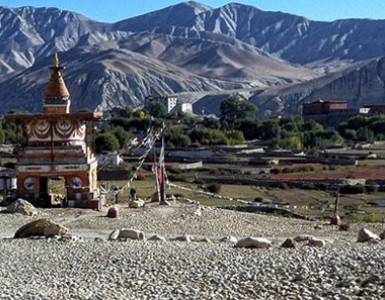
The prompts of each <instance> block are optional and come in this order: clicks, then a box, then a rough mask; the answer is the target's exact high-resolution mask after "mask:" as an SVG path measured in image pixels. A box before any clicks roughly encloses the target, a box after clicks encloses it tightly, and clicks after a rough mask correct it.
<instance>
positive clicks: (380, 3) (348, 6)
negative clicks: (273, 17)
mask: <svg viewBox="0 0 385 300" xmlns="http://www.w3.org/2000/svg"><path fill="white" fill-rule="evenodd" d="M180 2H182V1H173V0H0V6H8V7H18V6H25V5H30V6H37V7H40V6H53V7H59V8H61V9H66V10H71V11H75V12H78V13H81V14H83V15H85V16H87V17H89V18H91V19H94V20H98V21H103V22H115V21H119V20H123V19H126V18H129V17H133V16H137V15H141V14H144V13H147V12H150V11H153V10H157V9H160V8H163V7H166V6H170V5H174V4H177V3H180ZM197 2H201V3H204V4H206V5H209V6H211V7H214V8H216V7H220V6H222V5H224V4H226V3H229V2H238V3H244V4H249V5H252V6H255V7H257V8H259V9H262V10H267V11H282V12H288V13H292V14H296V15H301V16H305V17H307V18H309V19H311V20H319V21H332V20H336V19H346V18H371V19H385V1H384V0H253V1H252V0H246V1H242V0H238V1H236V0H229V1H219V0H205V1H197ZM368 3H370V4H368Z"/></svg>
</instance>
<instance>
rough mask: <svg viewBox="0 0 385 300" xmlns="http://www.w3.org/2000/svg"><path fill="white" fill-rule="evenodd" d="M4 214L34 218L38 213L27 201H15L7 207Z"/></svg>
mask: <svg viewBox="0 0 385 300" xmlns="http://www.w3.org/2000/svg"><path fill="white" fill-rule="evenodd" d="M3 212H4V213H19V214H22V215H26V216H36V215H37V214H38V213H39V211H38V210H37V208H36V207H35V206H33V205H32V204H31V203H29V202H28V201H27V200H23V199H20V198H19V199H17V200H15V201H13V202H12V203H11V204H9V205H8V206H7V208H6V209H5V210H3Z"/></svg>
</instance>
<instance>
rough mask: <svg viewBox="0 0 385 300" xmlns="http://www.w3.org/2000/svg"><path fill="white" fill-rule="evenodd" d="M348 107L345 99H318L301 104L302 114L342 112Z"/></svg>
mask: <svg viewBox="0 0 385 300" xmlns="http://www.w3.org/2000/svg"><path fill="white" fill-rule="evenodd" d="M347 109H348V103H347V102H346V101H323V100H318V101H314V102H310V103H304V104H303V105H302V115H305V116H306V115H322V114H328V113H332V112H344V111H347Z"/></svg>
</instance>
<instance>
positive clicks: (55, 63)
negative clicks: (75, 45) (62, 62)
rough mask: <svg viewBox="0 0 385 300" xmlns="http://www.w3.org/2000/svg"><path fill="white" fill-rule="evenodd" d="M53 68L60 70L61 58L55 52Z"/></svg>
mask: <svg viewBox="0 0 385 300" xmlns="http://www.w3.org/2000/svg"><path fill="white" fill-rule="evenodd" d="M53 66H54V67H55V68H59V57H58V55H57V52H55V55H54V57H53Z"/></svg>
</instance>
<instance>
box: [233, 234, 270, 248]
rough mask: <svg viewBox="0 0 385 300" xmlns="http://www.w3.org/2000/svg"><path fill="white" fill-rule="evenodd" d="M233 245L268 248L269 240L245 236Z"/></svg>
mask: <svg viewBox="0 0 385 300" xmlns="http://www.w3.org/2000/svg"><path fill="white" fill-rule="evenodd" d="M234 247H236V248H257V249H263V248H270V247H271V242H270V241H269V240H268V239H265V238H255V237H247V238H245V239H242V240H239V241H238V242H237V243H236V244H235V246H234Z"/></svg>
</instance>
